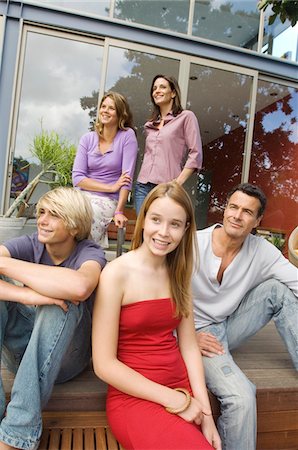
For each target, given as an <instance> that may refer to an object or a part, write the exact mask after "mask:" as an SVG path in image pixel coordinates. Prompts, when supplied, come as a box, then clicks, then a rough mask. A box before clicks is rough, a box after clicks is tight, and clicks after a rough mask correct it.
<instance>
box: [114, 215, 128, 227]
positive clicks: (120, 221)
mask: <svg viewBox="0 0 298 450" xmlns="http://www.w3.org/2000/svg"><path fill="white" fill-rule="evenodd" d="M127 221H128V218H127V217H126V216H125V215H124V214H116V215H115V216H114V222H115V225H116V227H119V228H124V227H125V225H126V224H127Z"/></svg>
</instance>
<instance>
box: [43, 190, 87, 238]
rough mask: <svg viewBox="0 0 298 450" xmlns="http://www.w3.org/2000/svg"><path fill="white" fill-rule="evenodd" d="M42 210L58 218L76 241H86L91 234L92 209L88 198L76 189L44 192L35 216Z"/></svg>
mask: <svg viewBox="0 0 298 450" xmlns="http://www.w3.org/2000/svg"><path fill="white" fill-rule="evenodd" d="M43 208H47V209H49V211H51V213H53V214H54V215H56V216H58V217H60V218H61V219H62V220H63V222H64V224H65V226H66V228H67V230H68V231H69V232H72V233H74V236H75V238H76V240H77V241H82V240H83V239H87V238H88V237H89V235H90V232H91V224H92V217H93V213H92V207H91V204H90V201H89V200H88V198H87V197H86V196H85V195H84V194H83V193H82V192H80V191H79V190H78V189H74V188H68V187H58V188H56V189H53V190H51V191H48V192H46V193H45V194H44V195H43V196H42V197H41V198H40V199H39V201H38V203H37V205H36V215H37V217H39V216H40V211H41V209H43Z"/></svg>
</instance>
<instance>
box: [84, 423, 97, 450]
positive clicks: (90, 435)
mask: <svg viewBox="0 0 298 450" xmlns="http://www.w3.org/2000/svg"><path fill="white" fill-rule="evenodd" d="M84 449H85V450H96V448H95V436H94V429H93V428H86V429H85V430H84Z"/></svg>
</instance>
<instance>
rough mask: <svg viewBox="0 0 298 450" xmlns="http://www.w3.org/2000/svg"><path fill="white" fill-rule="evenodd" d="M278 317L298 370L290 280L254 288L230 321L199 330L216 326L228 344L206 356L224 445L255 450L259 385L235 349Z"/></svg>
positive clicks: (296, 312)
mask: <svg viewBox="0 0 298 450" xmlns="http://www.w3.org/2000/svg"><path fill="white" fill-rule="evenodd" d="M271 318H273V320H274V321H275V325H276V327H277V330H278V332H279V334H280V335H281V337H282V339H283V341H284V342H285V344H286V346H287V349H288V351H289V354H290V356H291V358H292V360H293V363H294V366H295V368H296V369H297V370H298V299H297V298H296V296H295V295H294V294H293V293H292V291H290V290H289V289H288V288H287V287H286V286H285V285H284V284H282V283H280V282H278V281H276V280H268V281H266V282H264V283H262V284H260V285H259V286H257V287H255V288H254V289H252V290H251V291H250V292H248V293H247V294H246V296H245V297H244V298H243V300H242V301H241V303H240V305H239V307H238V308H237V310H236V311H235V312H234V313H233V314H232V315H231V316H229V317H228V318H227V319H226V320H225V321H223V322H221V323H217V324H212V325H208V326H206V327H203V328H201V329H199V330H197V331H198V332H200V331H205V332H210V333H212V334H213V335H214V336H216V337H217V339H218V340H219V341H221V343H222V344H223V346H224V348H225V352H226V353H225V354H224V355H218V356H214V357H213V358H208V357H205V356H204V357H203V362H204V368H205V376H206V383H207V386H208V389H209V390H210V391H211V392H212V393H213V394H214V395H215V396H216V397H217V398H218V400H219V402H220V409H221V415H220V417H219V419H218V422H217V426H218V431H219V433H220V436H221V439H222V446H223V447H222V448H223V450H255V448H256V433H257V427H256V398H255V391H256V389H255V386H254V385H253V384H252V383H251V382H250V381H249V380H248V378H247V377H246V376H245V375H244V373H243V372H242V371H241V370H240V368H239V367H238V366H237V364H236V363H235V362H234V360H233V357H232V355H231V353H230V350H233V349H235V348H236V347H238V346H239V345H241V344H242V343H243V342H244V341H245V340H246V339H248V338H249V337H250V336H252V335H254V334H255V333H256V332H257V331H259V330H260V329H261V328H263V327H264V326H265V325H266V324H267V323H268V322H269V321H270V319H271Z"/></svg>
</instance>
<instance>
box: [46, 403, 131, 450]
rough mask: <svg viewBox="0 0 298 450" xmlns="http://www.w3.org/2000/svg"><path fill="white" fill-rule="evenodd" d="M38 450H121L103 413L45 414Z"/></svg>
mask: <svg viewBox="0 0 298 450" xmlns="http://www.w3.org/2000/svg"><path fill="white" fill-rule="evenodd" d="M43 424H44V431H43V434H42V439H41V442H40V445H39V449H38V450H124V449H123V447H122V446H121V445H120V444H119V443H118V442H117V441H116V439H115V437H114V436H113V434H112V433H111V431H110V429H109V427H108V423H107V418H106V415H105V412H95V411H94V412H85V413H83V412H67V411H66V412H55V413H53V412H45V413H44V414H43Z"/></svg>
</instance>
